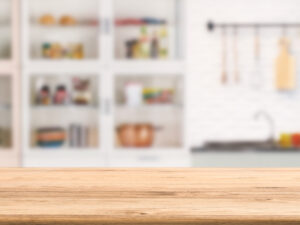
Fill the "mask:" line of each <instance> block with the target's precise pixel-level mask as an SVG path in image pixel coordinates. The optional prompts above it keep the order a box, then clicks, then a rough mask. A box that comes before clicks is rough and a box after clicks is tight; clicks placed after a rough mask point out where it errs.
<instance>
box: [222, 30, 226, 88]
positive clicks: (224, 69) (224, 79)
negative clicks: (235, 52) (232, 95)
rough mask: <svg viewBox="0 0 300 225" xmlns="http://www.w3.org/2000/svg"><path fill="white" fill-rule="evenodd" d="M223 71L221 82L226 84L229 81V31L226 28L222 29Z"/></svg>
mask: <svg viewBox="0 0 300 225" xmlns="http://www.w3.org/2000/svg"><path fill="white" fill-rule="evenodd" d="M221 42H222V43H221V44H222V73H221V83H222V84H224V85H225V84H226V83H227V81H228V77H227V76H228V75H227V32H226V29H225V28H223V30H222V40H221Z"/></svg>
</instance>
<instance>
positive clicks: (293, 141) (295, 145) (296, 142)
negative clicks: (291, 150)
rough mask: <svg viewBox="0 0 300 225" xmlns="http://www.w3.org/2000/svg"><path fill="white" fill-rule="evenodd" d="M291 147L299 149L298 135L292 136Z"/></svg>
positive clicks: (299, 136)
mask: <svg viewBox="0 0 300 225" xmlns="http://www.w3.org/2000/svg"><path fill="white" fill-rule="evenodd" d="M292 143H293V147H295V148H300V133H297V134H293V135H292Z"/></svg>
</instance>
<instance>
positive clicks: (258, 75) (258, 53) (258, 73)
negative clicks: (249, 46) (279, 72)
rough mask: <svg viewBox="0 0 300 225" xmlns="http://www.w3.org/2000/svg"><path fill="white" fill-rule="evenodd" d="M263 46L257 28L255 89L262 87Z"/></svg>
mask: <svg viewBox="0 0 300 225" xmlns="http://www.w3.org/2000/svg"><path fill="white" fill-rule="evenodd" d="M260 61H261V44H260V33H259V27H258V26H256V27H255V30H254V65H253V66H254V69H253V75H252V84H253V87H254V88H256V89H258V88H260V87H261V86H262V74H261V71H260V68H261V65H260Z"/></svg>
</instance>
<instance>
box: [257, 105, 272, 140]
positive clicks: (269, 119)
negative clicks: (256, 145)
mask: <svg viewBox="0 0 300 225" xmlns="http://www.w3.org/2000/svg"><path fill="white" fill-rule="evenodd" d="M260 118H264V119H265V120H266V121H267V123H268V125H269V130H270V138H269V140H270V141H272V142H273V141H274V140H275V123H274V119H273V118H272V116H271V115H270V114H269V113H268V112H266V111H264V110H261V111H258V112H257V113H255V115H254V119H255V120H258V119H260Z"/></svg>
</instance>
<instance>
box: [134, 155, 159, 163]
mask: <svg viewBox="0 0 300 225" xmlns="http://www.w3.org/2000/svg"><path fill="white" fill-rule="evenodd" d="M137 159H138V160H139V161H144V162H157V161H159V159H160V158H159V157H158V156H140V157H138V158H137Z"/></svg>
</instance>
